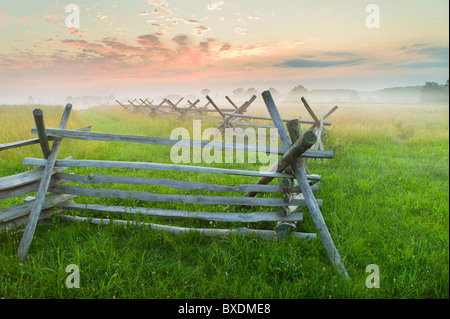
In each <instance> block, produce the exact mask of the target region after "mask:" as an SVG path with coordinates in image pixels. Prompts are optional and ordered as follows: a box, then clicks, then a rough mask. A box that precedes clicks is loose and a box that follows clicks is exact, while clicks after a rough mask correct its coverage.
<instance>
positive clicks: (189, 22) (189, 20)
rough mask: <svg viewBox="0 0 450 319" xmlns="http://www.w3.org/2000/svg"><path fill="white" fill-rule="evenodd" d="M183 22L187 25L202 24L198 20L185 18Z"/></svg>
mask: <svg viewBox="0 0 450 319" xmlns="http://www.w3.org/2000/svg"><path fill="white" fill-rule="evenodd" d="M181 20H182V21H184V23H187V24H198V23H200V22H199V21H197V20H191V19H186V18H183V19H181Z"/></svg>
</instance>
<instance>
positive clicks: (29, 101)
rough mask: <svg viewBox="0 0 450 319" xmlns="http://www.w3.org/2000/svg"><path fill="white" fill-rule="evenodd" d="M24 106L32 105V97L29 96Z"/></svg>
mask: <svg viewBox="0 0 450 319" xmlns="http://www.w3.org/2000/svg"><path fill="white" fill-rule="evenodd" d="M25 104H29V105H31V104H34V99H33V97H32V96H29V97H28V99H27V101H26V102H25Z"/></svg>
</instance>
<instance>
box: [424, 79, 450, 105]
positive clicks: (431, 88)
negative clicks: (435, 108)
mask: <svg viewBox="0 0 450 319" xmlns="http://www.w3.org/2000/svg"><path fill="white" fill-rule="evenodd" d="M447 83H448V80H447ZM447 85H448V84H447ZM420 101H421V102H445V101H448V90H447V89H446V87H445V85H443V86H441V85H439V84H438V83H437V82H425V85H424V86H423V87H422V90H421V91H420Z"/></svg>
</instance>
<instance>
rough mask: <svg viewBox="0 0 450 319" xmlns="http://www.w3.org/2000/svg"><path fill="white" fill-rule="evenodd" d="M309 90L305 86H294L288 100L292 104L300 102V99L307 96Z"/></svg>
mask: <svg viewBox="0 0 450 319" xmlns="http://www.w3.org/2000/svg"><path fill="white" fill-rule="evenodd" d="M307 93H308V90H307V89H306V88H305V87H304V86H303V85H300V84H299V85H297V86H294V87H293V88H292V89H291V91H290V92H289V95H288V98H287V100H288V101H290V102H294V101H298V100H299V99H300V98H302V97H303V96H305V95H306V94H307Z"/></svg>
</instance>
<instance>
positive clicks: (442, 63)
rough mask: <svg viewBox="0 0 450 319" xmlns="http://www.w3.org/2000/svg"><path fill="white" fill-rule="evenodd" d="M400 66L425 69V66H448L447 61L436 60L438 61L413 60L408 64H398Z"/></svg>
mask: <svg viewBox="0 0 450 319" xmlns="http://www.w3.org/2000/svg"><path fill="white" fill-rule="evenodd" d="M400 67H402V68H411V69H426V68H448V67H449V63H448V61H438V62H415V63H409V64H403V65H400Z"/></svg>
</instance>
